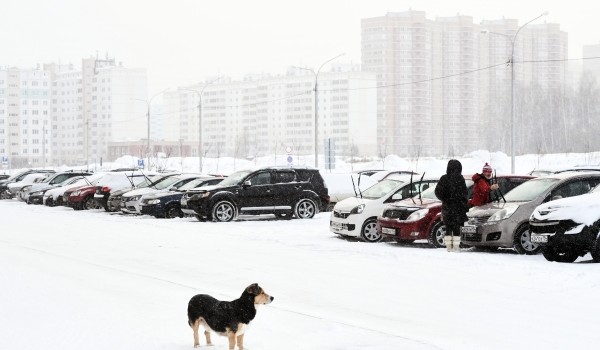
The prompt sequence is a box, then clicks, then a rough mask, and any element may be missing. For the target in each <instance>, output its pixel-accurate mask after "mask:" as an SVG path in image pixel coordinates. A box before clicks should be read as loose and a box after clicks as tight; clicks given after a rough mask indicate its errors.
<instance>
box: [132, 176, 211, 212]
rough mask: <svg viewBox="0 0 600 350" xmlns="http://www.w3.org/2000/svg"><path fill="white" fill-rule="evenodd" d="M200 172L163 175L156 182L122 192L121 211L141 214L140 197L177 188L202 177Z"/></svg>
mask: <svg viewBox="0 0 600 350" xmlns="http://www.w3.org/2000/svg"><path fill="white" fill-rule="evenodd" d="M202 176H203V175H201V174H179V175H176V174H175V175H171V176H165V177H163V178H161V179H160V180H159V181H158V182H156V181H155V182H154V183H152V184H150V185H149V186H148V187H143V188H138V189H135V190H132V191H129V192H127V193H125V194H123V196H122V199H121V212H123V213H125V214H141V213H142V199H143V198H144V196H146V195H149V194H154V193H158V192H162V191H164V190H167V191H168V190H170V189H171V188H179V187H181V186H183V185H185V184H186V183H188V182H190V181H192V180H194V179H197V178H199V177H202ZM204 176H206V175H204Z"/></svg>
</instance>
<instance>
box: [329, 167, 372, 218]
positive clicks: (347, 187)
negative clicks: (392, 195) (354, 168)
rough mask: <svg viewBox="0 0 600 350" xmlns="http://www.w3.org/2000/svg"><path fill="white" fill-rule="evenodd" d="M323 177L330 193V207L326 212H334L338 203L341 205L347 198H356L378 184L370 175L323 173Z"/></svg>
mask: <svg viewBox="0 0 600 350" xmlns="http://www.w3.org/2000/svg"><path fill="white" fill-rule="evenodd" d="M321 176H322V177H323V180H324V181H325V185H326V186H327V189H328V192H329V205H328V206H327V208H326V209H325V211H332V210H333V207H334V206H335V205H336V203H339V202H341V201H342V200H344V199H346V198H350V197H354V196H356V195H357V194H358V193H359V192H360V191H364V190H366V189H367V188H369V187H371V186H373V185H375V184H376V183H377V181H375V180H373V179H372V178H371V177H370V176H368V175H360V174H351V173H345V174H335V173H334V174H332V173H323V172H321ZM359 189H360V191H359Z"/></svg>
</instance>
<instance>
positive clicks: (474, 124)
mask: <svg viewBox="0 0 600 350" xmlns="http://www.w3.org/2000/svg"><path fill="white" fill-rule="evenodd" d="M518 30H519V22H518V20H515V19H501V20H493V21H483V22H481V23H480V24H477V23H474V22H473V18H472V17H470V16H463V15H457V16H453V17H438V18H436V19H435V20H430V19H428V18H427V17H426V14H425V12H423V11H412V10H411V11H406V12H398V13H388V14H386V15H385V16H380V17H374V18H366V19H363V20H362V37H361V47H362V69H363V70H364V71H370V72H374V73H375V74H376V76H377V79H378V84H379V88H378V89H377V105H378V111H377V122H378V132H377V134H378V141H379V143H380V145H385V147H387V149H388V153H395V154H398V155H401V156H419V155H454V154H463V153H465V152H468V151H472V150H476V149H483V148H486V149H489V150H498V149H502V150H506V149H507V143H508V134H507V133H506V132H505V130H502V132H499V129H508V128H506V127H504V126H505V125H506V122H507V120H508V117H509V116H510V108H511V95H510V94H511V82H512V76H511V67H510V64H508V60H509V57H510V56H511V54H512V47H513V45H512V41H513V40H514V37H515V35H516V33H517V31H518ZM567 47H568V40H567V34H566V33H565V32H563V31H561V30H560V26H559V25H558V24H552V23H544V24H529V25H528V26H527V27H525V28H523V30H521V31H520V32H519V35H518V37H517V38H516V41H515V45H514V56H515V80H514V82H515V85H518V86H519V87H520V88H521V93H520V95H519V96H522V95H523V91H532V89H531V86H535V89H537V90H538V91H545V90H548V89H560V88H562V87H564V83H565V80H566V78H567V66H566V64H565V62H561V61H560V60H562V59H566V58H567ZM525 89H527V90H525Z"/></svg>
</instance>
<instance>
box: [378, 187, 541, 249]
mask: <svg viewBox="0 0 600 350" xmlns="http://www.w3.org/2000/svg"><path fill="white" fill-rule="evenodd" d="M530 179H533V176H517V175H505V176H497V178H496V180H497V183H498V185H499V186H500V188H499V189H500V191H499V192H498V191H493V192H492V193H491V195H492V200H493V201H499V200H501V197H500V193H502V194H504V193H508V192H509V191H510V190H512V189H513V188H515V187H517V186H518V185H520V184H522V183H523V182H525V181H528V180H530ZM465 182H466V184H467V191H468V198H471V197H472V196H473V180H472V179H471V177H470V176H465ZM434 192H435V186H431V187H429V189H427V190H426V191H423V193H421V195H420V196H415V197H413V198H409V199H405V200H402V201H399V202H395V203H391V204H390V205H388V206H387V207H386V208H385V210H383V212H382V213H381V215H380V216H379V217H378V218H377V232H378V233H379V234H381V236H383V237H384V238H387V239H392V240H395V241H397V242H405V243H412V242H414V241H415V240H418V239H426V240H428V241H429V244H430V245H432V246H433V247H436V248H441V247H445V246H446V245H445V244H444V236H445V235H446V227H445V226H444V224H443V223H442V202H441V201H440V200H439V199H438V198H437V197H436V195H435V193H434Z"/></svg>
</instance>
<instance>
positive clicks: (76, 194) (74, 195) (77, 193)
mask: <svg viewBox="0 0 600 350" xmlns="http://www.w3.org/2000/svg"><path fill="white" fill-rule="evenodd" d="M80 194H81V191H75V192H73V193H71V196H73V197H77V196H79V195H80Z"/></svg>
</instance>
